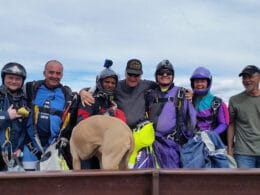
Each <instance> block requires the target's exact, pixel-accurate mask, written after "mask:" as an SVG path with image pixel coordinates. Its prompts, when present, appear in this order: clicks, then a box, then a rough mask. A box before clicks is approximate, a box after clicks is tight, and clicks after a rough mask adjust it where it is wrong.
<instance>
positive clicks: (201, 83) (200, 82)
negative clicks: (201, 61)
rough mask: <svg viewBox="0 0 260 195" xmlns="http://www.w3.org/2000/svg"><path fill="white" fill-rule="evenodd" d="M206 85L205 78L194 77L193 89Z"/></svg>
mask: <svg viewBox="0 0 260 195" xmlns="http://www.w3.org/2000/svg"><path fill="white" fill-rule="evenodd" d="M207 87H208V80H207V79H194V89H195V90H198V91H199V90H205V89H207Z"/></svg>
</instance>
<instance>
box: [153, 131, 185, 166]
mask: <svg viewBox="0 0 260 195" xmlns="http://www.w3.org/2000/svg"><path fill="white" fill-rule="evenodd" d="M153 146H154V147H153V148H154V152H155V155H156V159H157V161H158V164H159V166H160V168H179V167H180V146H179V145H178V144H176V143H175V142H174V141H173V140H171V139H167V138H166V137H164V136H162V135H160V134H159V133H156V137H155V142H154V145H153Z"/></svg>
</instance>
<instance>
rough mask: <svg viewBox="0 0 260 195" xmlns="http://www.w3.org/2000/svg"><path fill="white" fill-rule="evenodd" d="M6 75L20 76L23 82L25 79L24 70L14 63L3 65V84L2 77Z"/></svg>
mask: <svg viewBox="0 0 260 195" xmlns="http://www.w3.org/2000/svg"><path fill="white" fill-rule="evenodd" d="M6 74H13V75H17V76H21V77H22V78H23V81H24V80H25V79H26V70H25V68H24V67H23V66H22V65H21V64H18V63H16V62H10V63H7V64H6V65H4V67H3V68H2V71H1V77H2V82H3V83H4V77H5V75H6Z"/></svg>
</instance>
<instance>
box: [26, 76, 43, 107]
mask: <svg viewBox="0 0 260 195" xmlns="http://www.w3.org/2000/svg"><path fill="white" fill-rule="evenodd" d="M43 82H44V81H43V80H39V81H31V82H28V83H26V85H25V90H26V91H25V93H26V97H27V101H28V106H29V107H31V106H32V102H33V100H34V99H35V96H36V91H37V89H38V88H39V86H40V85H41V84H43Z"/></svg>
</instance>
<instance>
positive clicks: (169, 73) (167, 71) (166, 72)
mask: <svg viewBox="0 0 260 195" xmlns="http://www.w3.org/2000/svg"><path fill="white" fill-rule="evenodd" d="M164 74H166V75H167V76H169V75H172V71H170V70H159V71H158V72H157V75H160V76H163V75H164Z"/></svg>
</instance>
